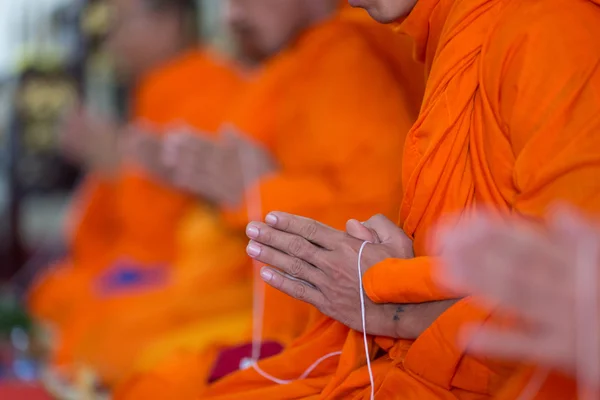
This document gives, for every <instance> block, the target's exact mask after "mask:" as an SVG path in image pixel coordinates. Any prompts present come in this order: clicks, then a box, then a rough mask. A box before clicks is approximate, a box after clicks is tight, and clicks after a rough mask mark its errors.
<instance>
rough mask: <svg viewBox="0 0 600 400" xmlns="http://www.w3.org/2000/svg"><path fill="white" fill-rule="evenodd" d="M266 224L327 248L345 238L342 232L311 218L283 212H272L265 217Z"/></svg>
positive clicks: (330, 248) (334, 245)
mask: <svg viewBox="0 0 600 400" xmlns="http://www.w3.org/2000/svg"><path fill="white" fill-rule="evenodd" d="M265 222H266V223H267V225H268V226H270V227H272V228H275V229H277V230H279V231H282V232H287V233H290V234H292V235H295V236H300V237H302V238H304V239H305V240H306V241H308V242H311V243H314V244H317V245H319V246H321V247H323V248H325V249H327V250H333V249H335V248H336V247H337V246H338V245H339V243H340V242H341V241H343V239H344V238H345V234H344V232H341V231H338V230H336V229H333V228H331V227H329V226H327V225H324V224H322V223H320V222H317V221H315V220H313V219H309V218H304V217H299V216H297V215H292V214H287V213H283V212H272V213H270V214H269V215H267V217H266V218H265Z"/></svg>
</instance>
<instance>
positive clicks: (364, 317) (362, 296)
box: [357, 241, 375, 400]
mask: <svg viewBox="0 0 600 400" xmlns="http://www.w3.org/2000/svg"><path fill="white" fill-rule="evenodd" d="M370 243H371V242H369V241H365V242H364V243H363V244H362V246H360V250H359V251H358V262H357V265H358V285H359V293H360V316H361V318H362V330H363V341H364V345H365V356H366V358H367V369H368V370H369V379H370V381H371V400H374V399H375V380H374V379H373V370H372V369H371V356H370V354H369V343H368V340H367V313H366V311H365V294H364V289H363V280H362V267H361V260H362V254H363V251H364V250H365V247H367V245H368V244H370Z"/></svg>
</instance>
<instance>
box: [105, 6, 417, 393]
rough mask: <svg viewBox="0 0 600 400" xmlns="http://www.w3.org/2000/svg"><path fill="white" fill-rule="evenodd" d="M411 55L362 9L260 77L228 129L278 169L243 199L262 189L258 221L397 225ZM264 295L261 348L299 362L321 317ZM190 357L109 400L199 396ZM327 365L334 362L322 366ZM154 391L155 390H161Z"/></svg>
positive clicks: (239, 221) (403, 41)
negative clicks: (280, 215) (274, 215)
mask: <svg viewBox="0 0 600 400" xmlns="http://www.w3.org/2000/svg"><path fill="white" fill-rule="evenodd" d="M411 51H412V44H411V42H410V39H409V38H408V37H406V36H403V35H397V34H395V33H394V32H393V31H392V30H391V29H390V28H389V27H386V26H383V25H379V24H377V23H375V22H374V21H372V20H371V19H370V18H369V16H368V15H367V14H366V13H365V12H364V11H362V10H355V9H351V8H348V7H344V8H343V9H342V10H341V11H339V12H338V13H337V14H336V15H335V16H334V17H332V18H331V19H330V20H328V21H325V22H322V23H320V24H318V25H316V26H314V27H312V28H310V29H308V30H307V31H305V32H304V33H302V34H301V36H300V37H299V38H298V39H297V40H295V41H294V43H292V44H291V45H290V46H289V48H287V49H286V50H284V51H283V52H281V53H280V54H278V55H277V56H275V57H274V58H273V59H272V60H270V61H269V62H268V63H267V64H266V65H265V66H264V67H263V70H262V72H261V74H260V76H259V77H258V78H257V80H256V82H254V83H253V84H251V85H250V87H249V88H248V90H247V91H246V93H245V94H244V95H243V96H242V99H241V100H240V102H239V104H238V105H237V106H236V107H234V111H233V113H232V116H231V120H230V124H231V125H232V126H233V127H234V128H235V129H237V131H239V132H241V133H244V134H245V135H247V136H248V137H250V138H252V139H253V140H255V141H257V142H258V143H260V144H261V145H262V146H264V147H265V148H266V149H267V150H268V151H269V152H270V153H271V154H272V155H273V157H274V158H275V159H276V161H277V162H278V164H279V167H280V168H279V171H278V172H276V173H274V174H272V175H270V176H267V177H264V178H262V179H260V180H259V181H257V182H255V183H254V188H251V190H249V192H250V193H251V192H253V191H254V190H255V189H256V190H258V191H260V194H261V203H262V204H261V205H260V206H261V209H260V210H259V211H258V212H260V213H261V214H262V217H264V216H265V215H266V213H267V212H269V211H272V210H281V211H286V212H291V213H297V214H301V215H304V216H307V217H310V218H315V219H319V220H321V221H324V222H325V223H328V224H330V225H333V226H335V227H337V228H339V229H343V228H344V225H345V223H346V221H347V220H348V219H349V218H353V217H355V218H362V219H366V218H369V217H370V216H371V215H373V214H375V213H383V214H385V215H388V216H393V215H397V212H398V207H397V205H398V202H399V199H400V198H401V190H402V187H401V180H400V179H401V162H400V159H399V158H398V155H399V154H401V150H402V146H403V143H404V139H405V137H406V133H408V130H409V128H410V126H412V124H413V123H414V121H415V120H416V116H417V114H418V110H419V108H420V104H421V99H422V95H423V90H424V89H423V85H424V82H423V76H424V72H423V69H422V67H421V66H419V65H418V64H417V63H415V62H414V61H413V60H412V52H411ZM364 79H368V80H369V82H368V83H365V82H364ZM248 168H250V167H248ZM255 206H256V204H254V203H252V204H250V208H254V207H255ZM247 208H248V204H243V205H242V206H240V207H239V208H236V209H233V208H228V209H223V211H224V218H225V219H226V221H227V223H228V225H229V226H230V227H232V228H237V229H242V230H243V229H244V228H245V226H246V224H247V223H248V212H247ZM253 218H258V216H255V215H254V216H253ZM265 290H266V292H265V309H264V321H263V340H273V341H277V342H279V343H282V344H283V345H290V344H291V346H292V347H293V350H291V351H292V352H294V354H296V353H298V354H301V353H302V347H298V346H297V345H296V344H295V343H296V341H295V340H296V338H297V337H298V336H299V335H301V334H302V333H303V332H305V331H306V334H307V335H309V336H310V335H311V333H312V332H314V328H313V327H314V326H315V325H316V326H321V323H322V322H321V321H322V320H324V317H323V316H322V315H321V314H320V313H318V312H317V310H316V309H314V308H313V307H309V306H308V305H306V304H304V303H301V302H299V301H297V300H293V299H291V298H289V297H287V296H285V295H283V294H281V293H279V292H277V291H275V290H273V289H272V288H270V287H266V288H265ZM338 331H339V334H342V332H345V331H346V329H345V328H344V327H341V328H340V329H338ZM247 340H250V335H248V337H247ZM323 349H324V350H325V349H326V347H324V348H323ZM336 350H339V349H336ZM213 355H214V354H213V353H209V354H208V356H209V357H210V356H213ZM199 358H202V355H199V354H187V355H182V356H181V361H180V368H179V369H177V368H174V367H173V365H174V364H173V362H174V361H173V360H171V361H169V362H168V363H165V365H164V366H162V367H161V368H157V369H156V370H155V371H154V372H152V373H149V374H147V375H146V376H145V377H144V376H139V377H137V378H136V379H133V380H131V382H130V384H129V385H128V387H121V388H119V391H118V393H117V396H116V399H117V400H124V399H138V398H154V399H170V398H181V399H185V398H187V397H185V396H186V395H187V394H188V393H190V386H191V387H195V388H196V391H197V392H196V393H197V396H198V397H199V398H204V394H202V393H203V390H204V389H205V388H204V387H203V386H204V384H205V380H204V382H202V381H198V380H192V381H190V379H189V378H188V376H189V375H188V373H187V372H186V369H187V368H188V366H189V365H194V364H195V365H197V366H198V365H199V364H198V359H199ZM276 358H277V357H276ZM302 358H304V357H302ZM313 361H314V359H310V361H309V363H308V364H310V363H312V362H313ZM336 364H337V359H332V360H329V361H328V362H325V363H324V364H323V365H322V366H329V367H330V368H331V367H333V366H334V365H336ZM304 365H305V362H304V361H303V362H302V363H301V364H299V365H298V368H302V366H304ZM306 367H308V365H306V366H305V367H303V368H306ZM198 368H200V369H203V368H204V366H203V367H198ZM273 373H274V374H275V375H279V372H278V371H276V370H275V371H273ZM292 377H296V376H292ZM281 378H283V379H287V378H288V377H286V376H285V375H283V376H281ZM158 382H162V383H164V385H163V386H162V389H161V388H159V386H160V385H159V384H158ZM165 385H167V386H165ZM151 394H152V395H153V396H154V397H151ZM234 397H236V398H240V397H237V396H234ZM261 398H269V397H268V396H266V397H261ZM273 398H276V397H273Z"/></svg>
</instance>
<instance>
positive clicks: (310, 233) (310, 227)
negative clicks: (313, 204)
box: [300, 220, 319, 242]
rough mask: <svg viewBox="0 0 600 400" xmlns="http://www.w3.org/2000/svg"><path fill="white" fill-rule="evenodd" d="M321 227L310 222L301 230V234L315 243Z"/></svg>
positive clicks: (314, 222)
mask: <svg viewBox="0 0 600 400" xmlns="http://www.w3.org/2000/svg"><path fill="white" fill-rule="evenodd" d="M318 229H319V227H318V226H317V222H316V221H313V220H311V221H309V222H308V223H307V224H306V225H304V226H303V227H302V229H301V230H300V234H301V235H302V236H303V237H305V238H306V239H307V240H308V241H311V242H312V241H313V240H314V239H315V237H316V235H317V231H318Z"/></svg>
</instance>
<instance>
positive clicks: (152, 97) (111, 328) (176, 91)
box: [29, 50, 250, 384]
mask: <svg viewBox="0 0 600 400" xmlns="http://www.w3.org/2000/svg"><path fill="white" fill-rule="evenodd" d="M242 86H243V80H242V79H241V77H240V76H239V75H238V74H237V72H236V71H234V69H233V68H231V67H230V66H229V65H227V64H226V63H224V62H221V61H219V60H218V59H217V58H216V57H215V56H213V55H212V54H210V53H208V52H205V51H199V50H190V51H189V52H185V53H184V54H182V55H180V56H178V57H177V58H176V59H173V60H171V61H169V62H167V63H166V64H165V65H162V66H160V67H157V68H156V69H155V70H154V71H152V72H150V73H149V74H148V75H147V76H145V77H144V78H143V79H142V80H141V81H140V83H139V85H138V89H137V92H136V93H135V104H134V110H133V120H132V122H140V121H145V122H147V123H149V124H151V125H152V126H153V127H155V128H156V130H157V131H160V132H164V131H165V130H166V129H168V128H169V126H170V125H171V124H176V123H186V124H188V125H190V126H192V127H193V128H196V129H198V130H199V131H203V132H206V133H208V134H214V133H216V132H217V131H218V128H219V126H220V125H221V124H222V122H223V120H224V118H225V115H226V113H227V112H229V111H228V110H229V107H230V105H231V103H232V101H233V100H234V98H235V96H236V95H237V94H238V92H239V91H240V90H241V89H242ZM157 156H158V154H157ZM198 204H199V202H198V200H197V199H195V198H194V196H191V195H189V194H186V193H184V192H182V191H180V190H176V189H173V188H172V187H170V186H169V185H167V184H165V183H163V182H161V181H160V180H159V179H156V178H155V177H153V176H151V175H150V174H148V173H147V172H146V171H144V170H142V169H141V168H140V167H139V166H137V165H135V164H134V163H132V162H127V160H126V163H125V165H124V167H123V169H122V171H121V173H120V175H119V176H118V178H117V179H115V180H114V181H107V180H102V179H100V178H98V177H95V176H90V177H89V178H88V179H87V181H86V182H85V184H84V188H83V190H82V192H81V196H80V197H79V198H78V199H77V202H76V207H75V209H74V218H72V221H71V224H72V226H73V235H72V239H71V251H70V254H69V257H68V259H67V261H65V262H64V263H63V264H62V265H59V266H57V267H56V268H53V269H51V270H50V271H49V272H47V273H45V274H44V275H43V276H41V277H40V278H39V279H38V282H37V283H36V284H35V285H34V287H33V288H32V290H31V293H30V298H29V300H30V302H29V304H30V309H31V311H32V313H33V314H34V316H36V317H37V318H38V319H40V320H42V321H47V322H49V323H50V324H51V325H53V326H54V327H55V328H56V329H57V330H58V343H59V344H58V346H57V349H56V354H55V355H54V358H55V362H56V363H57V364H58V365H67V366H68V365H69V364H82V365H87V366H89V367H91V368H92V369H93V370H95V371H96V372H97V373H98V374H99V376H100V377H101V379H102V380H103V381H104V382H105V383H108V384H111V383H115V382H116V381H118V380H119V379H122V377H123V376H124V375H125V374H126V373H127V371H128V370H129V369H130V368H131V365H132V364H133V363H134V362H135V360H136V358H137V357H138V356H139V355H140V353H141V352H142V350H143V348H144V347H145V346H147V345H148V344H149V343H151V342H152V341H154V340H156V338H157V337H159V336H160V334H161V333H163V332H164V331H165V330H168V329H173V328H174V327H177V326H179V325H180V324H184V323H188V322H190V321H198V320H202V318H207V319H208V318H211V317H214V316H215V315H217V314H219V313H224V312H233V311H234V310H235V312H238V313H239V312H241V311H242V310H244V314H245V315H246V316H245V318H246V319H247V318H248V317H247V315H248V312H249V310H248V307H246V306H245V305H244V304H245V303H246V302H247V301H248V299H249V298H250V281H249V280H248V274H245V273H244V271H245V270H246V264H247V261H246V257H245V252H244V247H245V242H244V240H243V235H237V236H236V235H232V234H231V233H230V229H229V228H228V227H227V226H226V225H225V224H224V223H223V222H222V221H221V220H220V218H219V217H218V212H216V210H212V209H210V208H209V207H208V206H205V207H200V208H196V207H197V205H198ZM190 213H195V214H196V215H200V218H201V219H202V220H203V222H204V225H203V226H201V227H200V229H199V231H197V232H195V233H194V236H195V238H196V240H198V242H199V244H198V245H197V246H196V247H198V248H199V249H202V250H204V251H205V252H210V256H207V257H206V258H205V259H203V263H199V264H196V265H190V264H189V263H185V262H179V261H178V260H177V259H176V255H177V254H178V253H179V252H180V251H179V248H178V247H180V246H181V245H182V243H183V245H185V246H186V247H189V246H190V243H189V239H185V240H184V239H182V237H183V238H185V237H186V235H187V236H189V233H188V232H186V228H185V226H182V224H183V221H185V219H186V218H187V217H188V215H189V214H190ZM186 240H187V241H186ZM215 243H218V244H219V246H216V245H215ZM118 264H125V265H127V264H132V265H133V266H135V268H137V269H138V270H142V271H146V273H147V274H148V278H147V279H148V282H147V284H144V285H137V284H133V285H129V284H128V282H127V280H128V279H136V278H135V277H133V278H131V274H129V275H127V274H125V277H124V278H121V279H124V280H125V282H124V283H123V284H119V283H116V286H110V285H111V284H112V283H111V282H110V280H107V277H109V276H110V274H111V273H113V271H114V268H115V266H116V265H118ZM216 266H219V267H220V268H221V270H222V271H223V273H222V274H221V275H219V276H218V277H217V278H215V279H206V276H202V277H200V275H202V273H204V275H206V274H207V271H211V272H212V271H213V270H214V268H215V267H216ZM113 283H114V282H113ZM215 283H218V284H221V285H231V290H230V292H229V293H228V294H229V295H230V296H228V299H230V301H227V299H223V301H219V302H215V303H211V302H203V303H202V304H199V305H196V304H195V303H196V302H194V303H191V302H190V300H189V299H190V298H191V296H192V294H194V295H196V294H197V293H199V292H206V295H207V296H209V297H211V298H214V296H218V294H215V291H214V285H215ZM119 285H120V286H119ZM233 287H235V288H233ZM211 289H212V290H211ZM224 292H227V290H225V291H224Z"/></svg>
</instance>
